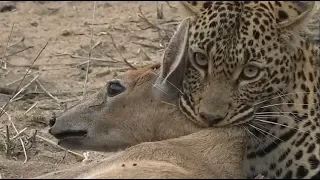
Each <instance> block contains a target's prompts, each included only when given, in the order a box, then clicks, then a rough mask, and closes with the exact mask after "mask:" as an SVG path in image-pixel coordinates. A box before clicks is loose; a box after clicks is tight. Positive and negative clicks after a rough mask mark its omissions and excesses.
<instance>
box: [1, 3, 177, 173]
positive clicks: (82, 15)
mask: <svg viewBox="0 0 320 180" xmlns="http://www.w3.org/2000/svg"><path fill="white" fill-rule="evenodd" d="M170 5H172V6H175V5H176V2H170ZM15 6H16V10H12V11H7V12H1V13H0V27H1V28H0V44H1V45H0V55H1V57H2V55H3V54H4V49H5V47H6V46H7V42H8V39H9V36H10V32H11V29H12V26H13V24H14V26H13V30H12V32H11V37H10V41H9V43H8V48H7V49H6V58H5V62H6V66H7V67H6V70H4V69H0V91H1V93H0V107H2V106H3V105H4V104H5V103H6V102H7V101H8V99H9V97H10V95H11V94H12V93H13V92H14V90H15V88H16V87H17V86H18V85H19V83H20V81H16V82H14V81H15V80H19V79H20V78H22V77H23V76H24V74H25V73H26V71H27V70H28V69H29V67H30V65H31V64H32V62H33V61H34V59H35V58H36V56H37V55H38V54H39V52H40V51H41V49H42V48H43V47H44V45H45V44H46V43H47V42H48V45H47V47H46V48H45V49H44V51H43V52H42V53H41V55H40V56H39V58H38V59H37V60H36V61H35V63H34V66H33V67H32V68H31V70H30V72H29V74H31V75H30V76H27V77H26V79H25V80H24V81H23V83H22V85H21V87H23V86H25V85H28V83H29V82H31V81H32V79H34V78H35V77H37V76H38V75H39V76H38V77H37V80H38V82H40V84H41V85H42V86H43V87H44V88H45V89H46V91H48V92H50V93H51V94H52V95H53V96H54V97H55V98H56V100H55V99H54V98H51V97H50V96H48V95H47V94H46V93H45V91H44V90H43V89H42V87H41V85H40V84H39V83H38V82H37V81H33V82H32V83H31V84H30V85H28V86H27V87H26V89H25V90H24V91H22V93H20V94H19V95H18V96H17V98H16V100H15V101H14V102H12V103H10V105H9V106H8V111H7V112H8V114H9V115H10V116H11V120H12V121H13V123H14V125H15V126H16V129H17V131H21V130H23V129H24V128H27V129H26V130H25V131H24V132H25V134H23V136H21V137H22V140H23V142H24V144H25V149H26V152H27V156H28V161H27V162H26V163H23V162H24V160H25V156H24V151H23V148H22V146H21V142H20V140H19V138H15V139H14V140H12V141H11V143H10V144H11V148H10V149H11V152H10V158H9V159H7V158H6V152H5V150H6V149H7V148H6V146H7V144H8V142H7V140H6V125H9V132H10V137H11V138H12V137H14V135H15V134H16V131H15V130H14V128H13V127H12V125H11V123H10V121H9V119H8V116H7V115H3V116H2V117H1V118H0V174H1V176H2V178H27V177H34V176H37V175H40V174H43V173H46V172H50V171H53V170H56V169H60V168H64V167H66V166H71V165H73V164H76V163H78V164H79V163H81V160H82V159H81V158H79V157H78V156H75V155H73V154H70V153H65V151H64V150H61V149H59V148H57V147H54V146H53V145H51V144H49V143H48V142H46V141H43V140H41V139H40V138H38V137H37V136H36V138H33V135H34V133H35V130H37V135H39V136H41V137H44V138H47V139H49V140H51V141H55V139H54V138H53V137H51V136H50V135H49V134H48V133H47V131H48V122H49V119H50V118H51V117H52V115H53V113H56V115H59V114H60V113H62V112H63V111H64V110H65V109H66V108H70V107H72V106H73V105H75V104H77V103H79V102H80V101H81V100H82V99H83V91H84V84H85V79H86V72H87V63H86V62H87V61H88V56H89V52H90V47H91V46H92V47H93V50H92V52H91V59H92V60H91V63H90V68H89V71H88V72H89V73H88V83H87V94H88V95H89V96H90V95H92V94H93V93H95V92H96V91H97V90H98V89H99V88H100V87H102V86H103V85H104V83H105V82H106V80H107V79H110V78H112V77H113V76H116V75H117V74H119V73H121V72H123V71H126V70H127V69H128V66H126V64H125V63H124V61H123V59H122V58H121V56H120V55H119V52H120V53H121V54H122V55H123V56H124V57H125V58H126V59H127V60H128V61H129V62H130V63H131V64H133V65H134V66H143V65H146V64H150V63H153V62H155V61H157V60H159V58H160V57H161V53H162V51H163V48H164V47H165V46H166V44H167V43H168V40H169V38H170V37H171V36H172V34H173V31H174V29H175V26H176V25H177V22H178V21H179V20H181V18H180V17H179V16H178V15H177V9H175V8H170V7H169V6H168V5H167V3H166V2H159V3H158V4H157V2H133V1H131V2H130V1H129V2H112V1H109V2H98V1H97V2H96V5H95V10H94V8H93V7H94V4H93V2H75V1H64V2H49V1H42V2H36V1H29V2H22V1H20V2H19V1H18V2H17V3H16V4H15ZM0 7H1V4H0ZM139 7H141V11H142V13H143V15H144V16H145V17H146V18H147V20H149V21H150V22H151V23H152V24H154V25H155V26H152V25H151V24H148V22H146V21H144V20H143V18H140V17H139V16H141V13H140V10H139ZM157 7H158V8H159V9H160V8H161V7H162V11H159V12H160V13H157ZM93 12H94V21H93ZM161 12H162V17H161ZM92 23H93V24H94V25H92V26H91V24H92ZM91 27H92V30H91ZM158 28H160V30H159V29H158ZM108 33H110V34H111V35H112V37H113V39H114V43H115V44H116V46H117V47H118V49H119V51H116V49H115V47H114V46H113V44H112V41H111V39H110V36H109V35H108ZM91 34H92V36H91ZM91 39H92V45H90V41H91ZM20 51H21V52H20ZM2 65H4V64H2ZM58 101H59V102H60V103H59V102H58ZM35 103H36V105H35V106H34V107H32V106H33V105H34V104H35ZM31 107H32V109H31V110H29V111H28V109H29V108H31ZM34 139H35V141H33V140H34ZM78 153H80V154H82V153H83V152H78ZM105 156H108V154H102V153H97V152H90V157H91V158H92V159H97V158H101V157H105Z"/></svg>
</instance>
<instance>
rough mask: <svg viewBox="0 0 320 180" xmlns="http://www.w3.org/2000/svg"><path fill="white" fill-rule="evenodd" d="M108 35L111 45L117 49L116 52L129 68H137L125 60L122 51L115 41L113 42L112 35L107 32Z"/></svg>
mask: <svg viewBox="0 0 320 180" xmlns="http://www.w3.org/2000/svg"><path fill="white" fill-rule="evenodd" d="M108 35H109V37H110V39H111V41H112V45H113V46H114V48H115V49H116V50H117V52H118V53H119V55H120V56H121V58H122V59H123V61H124V62H125V63H126V64H127V65H128V66H129V67H130V68H132V69H137V68H135V67H134V66H133V65H131V64H130V63H129V62H128V61H127V59H126V58H125V57H124V56H123V55H122V53H121V52H120V50H119V49H118V47H117V45H116V43H115V42H114V40H113V37H112V35H111V34H110V33H108Z"/></svg>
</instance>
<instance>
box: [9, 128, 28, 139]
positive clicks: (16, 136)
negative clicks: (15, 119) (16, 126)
mask: <svg viewBox="0 0 320 180" xmlns="http://www.w3.org/2000/svg"><path fill="white" fill-rule="evenodd" d="M25 130H27V128H24V129H22V130H21V131H20V132H18V133H17V134H16V135H14V136H13V137H12V138H10V140H15V139H16V138H18V137H20V135H21V134H23V132H24V131H25Z"/></svg>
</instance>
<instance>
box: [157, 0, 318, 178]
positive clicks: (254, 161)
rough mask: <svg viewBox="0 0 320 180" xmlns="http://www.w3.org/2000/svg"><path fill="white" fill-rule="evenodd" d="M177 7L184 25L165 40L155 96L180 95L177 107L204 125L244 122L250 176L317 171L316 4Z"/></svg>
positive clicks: (314, 174) (189, 3) (204, 3)
mask: <svg viewBox="0 0 320 180" xmlns="http://www.w3.org/2000/svg"><path fill="white" fill-rule="evenodd" d="M181 7H183V11H184V13H185V14H186V17H185V19H186V20H187V21H188V22H189V25H188V26H185V29H184V31H182V30H180V32H186V33H181V34H179V35H175V38H176V39H178V41H177V40H175V41H174V42H179V43H175V44H174V43H171V41H170V42H169V44H168V48H167V50H166V51H168V52H167V53H165V55H164V56H163V57H162V60H163V62H162V65H161V71H160V73H159V77H158V79H157V82H156V83H155V84H154V87H153V95H154V97H155V98H156V99H157V100H161V101H168V100H171V99H179V109H180V111H181V112H183V114H184V115H185V116H187V117H188V118H189V119H190V120H191V121H192V122H194V123H197V124H199V125H201V126H212V127H222V126H240V127H242V128H243V129H245V131H246V133H247V137H248V142H247V145H246V146H247V147H246V158H245V159H244V162H243V163H244V172H245V173H246V177H247V178H254V177H256V176H257V175H259V174H261V175H263V176H264V177H265V178H272V179H273V178H288V179H296V178H305V179H309V178H320V112H319V99H320V95H319V92H320V90H319V80H320V76H319V61H320V60H319V57H320V55H319V54H320V53H319V47H318V46H317V45H316V44H315V43H314V42H313V41H312V40H311V38H310V37H309V35H308V22H309V19H310V18H311V17H312V16H313V14H314V12H315V10H316V7H317V4H316V3H315V2H299V1H182V2H181ZM172 42H173V41H172Z"/></svg>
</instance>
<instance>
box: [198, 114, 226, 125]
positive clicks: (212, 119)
mask: <svg viewBox="0 0 320 180" xmlns="http://www.w3.org/2000/svg"><path fill="white" fill-rule="evenodd" d="M200 115H201V116H202V117H203V118H204V119H206V120H207V121H208V123H209V125H210V126H212V125H214V124H218V123H219V122H221V121H222V120H223V119H224V118H225V117H226V115H221V114H208V113H204V112H202V113H200Z"/></svg>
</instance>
